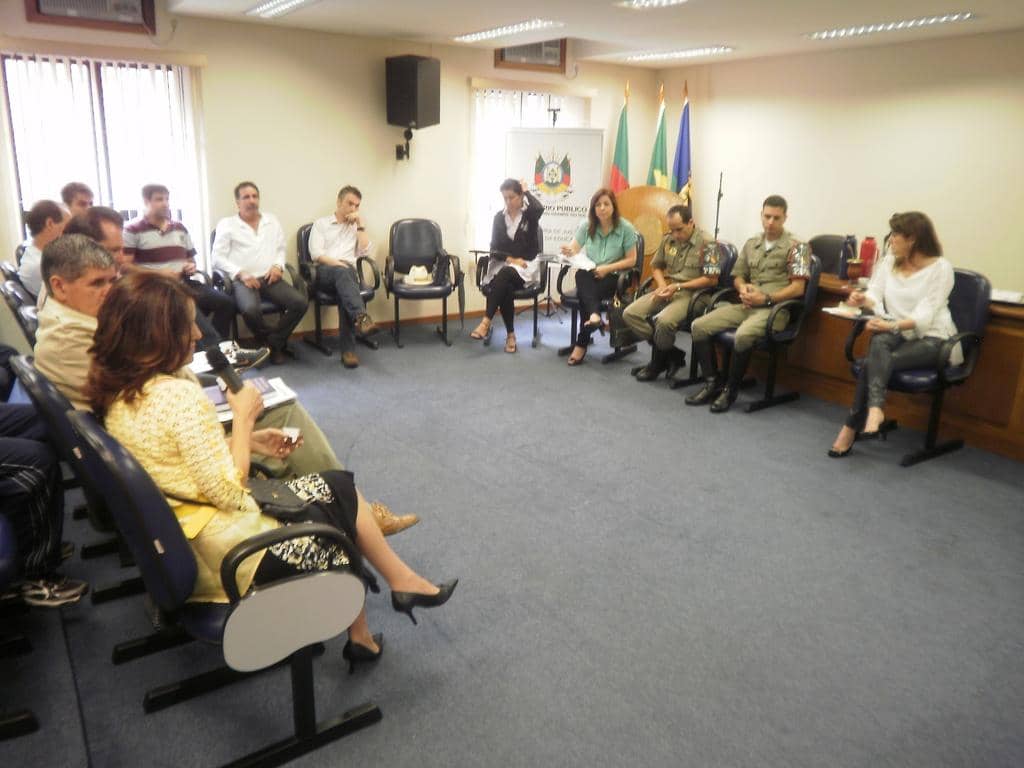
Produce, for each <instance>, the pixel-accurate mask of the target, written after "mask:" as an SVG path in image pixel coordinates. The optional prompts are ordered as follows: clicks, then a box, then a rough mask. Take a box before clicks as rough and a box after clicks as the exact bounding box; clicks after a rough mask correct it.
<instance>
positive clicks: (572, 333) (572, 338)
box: [558, 307, 578, 357]
mask: <svg viewBox="0 0 1024 768" xmlns="http://www.w3.org/2000/svg"><path fill="white" fill-rule="evenodd" d="M577 315H578V313H577V312H576V307H573V308H572V309H571V310H570V313H569V317H570V320H569V346H568V347H561V348H560V349H559V350H558V356H559V357H565V356H566V355H568V354H569V353H570V352H572V348H573V347H575V346H576V317H577Z"/></svg>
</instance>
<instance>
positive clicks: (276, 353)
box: [270, 349, 288, 365]
mask: <svg viewBox="0 0 1024 768" xmlns="http://www.w3.org/2000/svg"><path fill="white" fill-rule="evenodd" d="M287 362H288V355H286V354H285V353H284V350H283V349H271V350H270V364H271V365H284V364H285V363H287Z"/></svg>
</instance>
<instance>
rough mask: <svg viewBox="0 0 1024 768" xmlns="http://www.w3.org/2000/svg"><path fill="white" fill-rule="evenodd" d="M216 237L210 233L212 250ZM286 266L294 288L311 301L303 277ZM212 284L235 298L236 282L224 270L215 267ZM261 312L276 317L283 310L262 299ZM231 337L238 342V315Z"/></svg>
mask: <svg viewBox="0 0 1024 768" xmlns="http://www.w3.org/2000/svg"><path fill="white" fill-rule="evenodd" d="M216 237H217V230H216V229H215V230H213V231H212V232H210V248H211V249H212V248H213V241H214V240H215V239H216ZM284 266H285V269H286V270H288V275H289V277H290V278H291V280H292V286H293V287H294V288H295V290H297V291H298V292H299V293H301V294H304V295H305V296H306V299H307V300H308V299H309V286H307V285H306V282H305V281H304V280H303V279H302V276H301V275H300V274H299V273H298V271H297V270H296V269H295V267H293V266H292V265H291V264H285V265H284ZM204 277H205V274H204ZM210 282H211V284H212V285H213V287H214V288H216V289H217V290H218V291H223V292H224V293H226V294H227V295H228V296H233V295H234V282H233V281H232V279H231V276H230V275H228V273H227V272H225V271H224V270H223V269H218V268H217V267H214V268H213V270H212V271H211V273H210ZM260 312H261V313H262V314H264V315H276V314H280V312H281V310H280V308H279V307H278V306H277V305H276V304H275V303H274V302H272V301H270V300H269V299H261V300H260ZM231 335H232V337H233V338H234V340H235V341H238V314H237V313H236V314H235V318H234V320H232V322H231Z"/></svg>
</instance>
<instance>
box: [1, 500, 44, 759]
mask: <svg viewBox="0 0 1024 768" xmlns="http://www.w3.org/2000/svg"><path fill="white" fill-rule="evenodd" d="M20 575H21V557H20V556H19V554H18V540H17V538H16V537H15V535H14V527H13V526H12V525H11V523H10V521H9V520H8V519H7V516H6V515H4V514H2V513H0V594H3V593H4V592H6V591H7V588H8V587H10V586H11V585H13V584H14V583H15V582H16V581H17V580H18V577H19V576H20ZM31 650H32V645H31V644H30V643H29V641H28V638H26V637H25V636H24V635H22V634H12V635H3V636H0V656H3V657H7V656H15V655H20V654H23V653H28V652H29V651H31ZM37 730H39V721H38V720H36V716H35V715H34V714H33V713H32V711H31V710H28V709H15V710H6V709H5V710H2V711H0V741H5V740H6V739H13V738H16V737H18V736H24V735H25V734H27V733H32V732H33V731H37Z"/></svg>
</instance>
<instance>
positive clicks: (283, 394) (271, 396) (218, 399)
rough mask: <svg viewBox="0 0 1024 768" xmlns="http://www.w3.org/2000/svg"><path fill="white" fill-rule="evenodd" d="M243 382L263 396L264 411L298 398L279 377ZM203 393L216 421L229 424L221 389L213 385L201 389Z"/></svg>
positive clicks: (226, 402)
mask: <svg viewBox="0 0 1024 768" xmlns="http://www.w3.org/2000/svg"><path fill="white" fill-rule="evenodd" d="M245 381H247V382H249V383H250V384H252V385H253V386H254V387H256V389H258V390H259V392H260V394H261V395H263V407H264V408H265V409H266V410H270V409H271V408H275V407H277V406H279V405H284V404H285V403H292V402H294V401H295V400H296V399H297V397H298V395H296V394H295V392H294V390H292V389H290V388H289V387H288V386H287V385H286V384H285V383H284V381H283V380H282V379H281V378H280V377H277V378H273V379H265V378H264V377H262V376H257V377H255V378H252V379H246V380H245ZM203 392H205V393H206V396H207V397H208V398H210V402H212V403H213V405H214V407H215V408H216V409H217V420H218V421H219V422H220V423H221V424H227V423H228V422H230V421H231V419H232V414H231V406H230V405H228V400H227V397H225V396H224V392H223V391H222V390H221V388H220V387H218V386H217V385H216V384H214V385H212V386H209V387H203Z"/></svg>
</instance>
